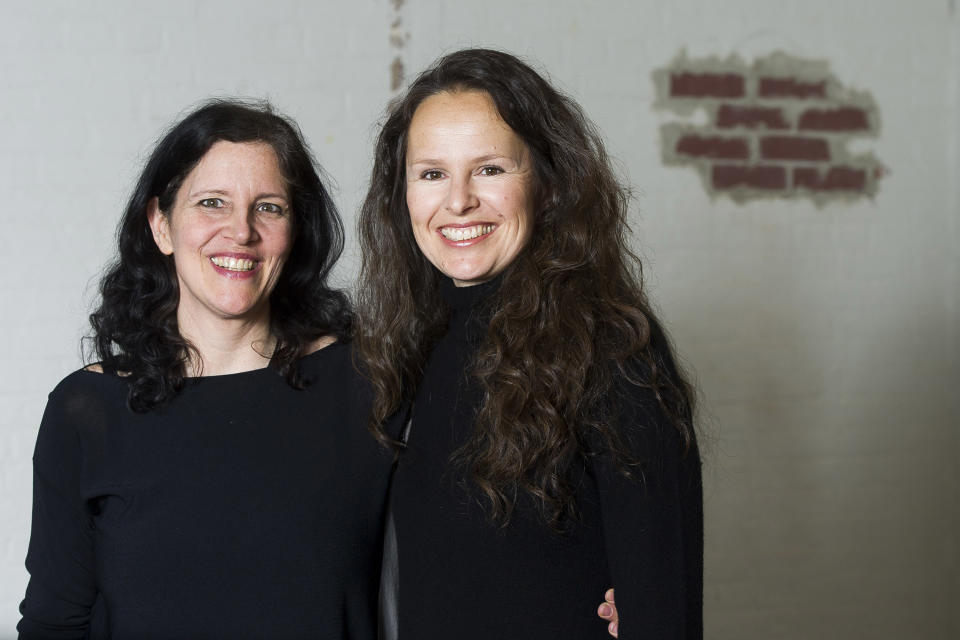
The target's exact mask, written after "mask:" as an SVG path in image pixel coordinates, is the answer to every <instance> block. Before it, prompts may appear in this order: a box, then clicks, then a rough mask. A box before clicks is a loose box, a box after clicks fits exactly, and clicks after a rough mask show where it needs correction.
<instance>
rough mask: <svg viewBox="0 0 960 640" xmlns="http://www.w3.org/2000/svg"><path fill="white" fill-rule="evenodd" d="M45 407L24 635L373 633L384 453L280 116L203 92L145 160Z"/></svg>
mask: <svg viewBox="0 0 960 640" xmlns="http://www.w3.org/2000/svg"><path fill="white" fill-rule="evenodd" d="M117 240H118V247H117V257H116V261H115V262H114V263H113V264H112V265H111V266H110V267H109V268H108V270H107V272H106V274H105V276H104V277H103V280H102V282H101V288H100V292H101V302H100V306H99V308H98V309H97V310H96V311H95V312H94V313H93V314H92V316H91V324H92V327H93V341H92V344H93V345H94V348H95V352H94V353H93V354H92V355H93V357H92V360H93V361H95V362H97V363H98V364H95V365H92V366H89V367H87V368H85V369H82V370H80V371H77V372H75V373H73V374H71V375H70V376H68V377H67V378H66V379H64V380H63V381H62V382H61V383H60V384H59V385H58V386H57V388H56V389H55V390H54V391H53V392H52V393H51V394H50V399H49V402H48V404H47V408H46V411H45V413H44V417H43V421H42V424H41V427H40V433H39V435H38V439H37V447H36V451H35V455H34V470H35V474H34V478H35V482H34V508H33V527H32V533H31V538H30V547H29V551H28V555H27V568H28V570H29V571H30V574H31V577H30V582H29V585H28V586H27V593H26V598H25V599H24V601H23V604H22V605H21V613H22V615H23V618H22V620H21V622H20V624H19V625H18V629H19V631H20V637H21V638H24V639H30V638H106V637H111V638H114V639H117V640H119V639H122V638H137V639H140V638H214V637H216V638H337V639H339V638H348V637H349V638H361V639H364V638H366V639H370V640H372V639H373V638H374V637H375V635H376V597H377V586H378V582H377V576H378V575H379V567H380V555H381V549H382V545H381V539H382V538H381V534H382V514H383V507H384V504H385V496H386V490H387V482H388V478H389V471H390V455H389V454H387V453H385V452H384V451H383V450H382V448H381V447H379V446H378V445H377V443H376V442H374V441H373V440H372V439H371V438H370V437H369V435H368V433H367V431H366V429H364V428H363V427H364V417H365V416H366V415H367V413H368V406H369V403H368V402H367V401H366V400H363V398H362V395H363V394H362V393H358V392H359V391H361V390H362V389H364V388H365V382H364V381H363V380H362V379H360V378H359V377H358V376H356V375H351V372H352V371H353V367H352V363H351V358H350V355H349V353H350V352H349V347H347V346H346V345H345V344H344V343H343V342H342V341H341V340H340V339H342V338H345V337H347V336H348V334H349V331H350V325H351V313H350V308H349V305H348V301H347V298H346V297H345V296H344V295H343V294H342V293H340V292H338V291H336V290H334V289H332V288H330V286H329V285H328V283H327V277H328V274H329V273H330V269H331V267H332V265H333V264H334V262H335V261H336V259H337V257H338V256H339V255H340V252H341V249H342V246H343V231H342V226H341V223H340V218H339V216H338V214H337V210H336V208H335V206H334V204H333V202H332V201H331V199H330V197H329V196H328V194H327V190H326V189H325V188H324V185H323V183H322V182H321V179H320V177H319V175H318V172H317V166H316V163H315V162H314V160H313V158H312V156H311V154H310V151H309V148H308V147H307V145H306V143H305V142H304V140H303V137H302V135H301V133H300V131H299V129H298V128H297V127H296V125H295V124H294V123H293V122H292V121H290V120H288V119H286V118H284V117H281V116H279V115H277V114H276V113H274V112H273V111H272V110H271V109H270V107H269V106H268V105H265V104H259V103H255V104H254V103H242V102H236V101H214V102H211V103H208V104H205V105H203V106H201V107H200V108H198V109H196V110H194V111H193V112H192V113H190V114H189V115H187V116H186V117H185V118H184V119H182V120H181V121H180V122H178V123H177V124H175V125H174V126H173V127H172V128H171V129H170V130H169V131H168V132H167V133H166V135H165V136H164V137H163V138H162V139H161V141H160V142H159V144H158V145H157V146H156V148H155V149H154V150H153V152H152V154H151V155H150V157H149V160H148V161H147V163H146V166H145V167H144V169H143V171H142V173H141V175H140V178H139V180H138V182H137V184H136V186H135V188H134V190H133V194H132V196H131V198H130V200H129V203H128V205H127V208H126V212H125V213H124V216H123V218H122V220H121V222H120V226H119V229H118V234H117Z"/></svg>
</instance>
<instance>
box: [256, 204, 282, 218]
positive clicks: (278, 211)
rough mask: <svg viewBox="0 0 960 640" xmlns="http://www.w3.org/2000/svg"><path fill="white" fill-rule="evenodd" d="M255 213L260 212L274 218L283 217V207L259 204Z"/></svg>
mask: <svg viewBox="0 0 960 640" xmlns="http://www.w3.org/2000/svg"><path fill="white" fill-rule="evenodd" d="M257 211H261V212H263V213H271V214H273V215H275V216H279V215H283V213H284V210H283V207H281V206H280V205H278V204H274V203H272V202H261V203H260V204H258V205H257Z"/></svg>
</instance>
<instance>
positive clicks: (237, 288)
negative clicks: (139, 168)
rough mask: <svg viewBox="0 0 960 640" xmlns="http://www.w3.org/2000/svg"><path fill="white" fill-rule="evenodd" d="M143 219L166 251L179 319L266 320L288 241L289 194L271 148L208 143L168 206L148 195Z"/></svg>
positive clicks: (290, 222) (290, 232) (255, 144)
mask: <svg viewBox="0 0 960 640" xmlns="http://www.w3.org/2000/svg"><path fill="white" fill-rule="evenodd" d="M148 218H149V220H150V227H151V229H152V231H153V237H154V241H155V242H156V243H157V247H159V249H160V251H162V252H163V253H164V254H166V255H173V259H174V263H175V265H176V271H177V280H178V282H179V285H180V302H179V306H178V307H177V317H178V318H179V319H180V321H181V323H183V322H184V321H188V322H191V323H194V322H197V321H200V322H203V321H205V320H210V319H214V318H219V319H232V318H241V319H246V320H253V321H256V322H269V309H270V303H269V298H270V293H271V292H272V291H273V289H274V287H275V286H276V284H277V280H278V279H279V277H280V272H281V271H282V270H283V265H284V263H285V262H286V259H287V256H288V255H289V253H290V249H291V247H292V246H293V213H292V212H291V211H290V196H289V193H288V190H287V183H286V180H285V179H284V178H283V175H282V174H281V172H280V167H279V165H278V163H277V156H276V153H274V151H273V148H272V147H270V145H268V144H265V143H259V142H253V143H234V142H226V141H222V140H221V141H219V142H217V143H215V144H214V145H213V146H212V147H210V150H209V151H207V153H206V154H204V156H203V157H202V158H201V159H200V162H199V163H197V166H196V167H194V168H193V170H192V171H190V173H189V174H187V176H186V178H184V180H183V184H182V185H181V186H180V189H179V190H178V191H177V196H176V200H175V202H174V204H173V206H172V207H171V210H170V211H160V210H159V208H158V204H157V199H156V198H154V199H153V200H152V201H151V204H150V206H149V210H148Z"/></svg>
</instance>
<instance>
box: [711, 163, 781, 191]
mask: <svg viewBox="0 0 960 640" xmlns="http://www.w3.org/2000/svg"><path fill="white" fill-rule="evenodd" d="M712 179H713V188H714V189H733V188H734V187H753V188H754V189H785V188H786V186H787V170H786V169H784V168H783V167H777V166H771V165H760V166H753V167H750V166H744V165H730V164H717V165H713V176H712Z"/></svg>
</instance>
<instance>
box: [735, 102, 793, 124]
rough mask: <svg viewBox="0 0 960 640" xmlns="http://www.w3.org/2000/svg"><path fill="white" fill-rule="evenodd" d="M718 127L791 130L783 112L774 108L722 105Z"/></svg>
mask: <svg viewBox="0 0 960 640" xmlns="http://www.w3.org/2000/svg"><path fill="white" fill-rule="evenodd" d="M717 126H718V127H720V128H721V129H729V128H733V127H749V128H751V129H752V128H755V127H758V126H764V127H766V128H767V129H789V128H790V124H789V123H788V122H787V120H786V118H784V116H783V111H782V110H781V109H778V108H774V107H741V106H736V105H732V104H724V105H720V108H719V109H718V110H717Z"/></svg>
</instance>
